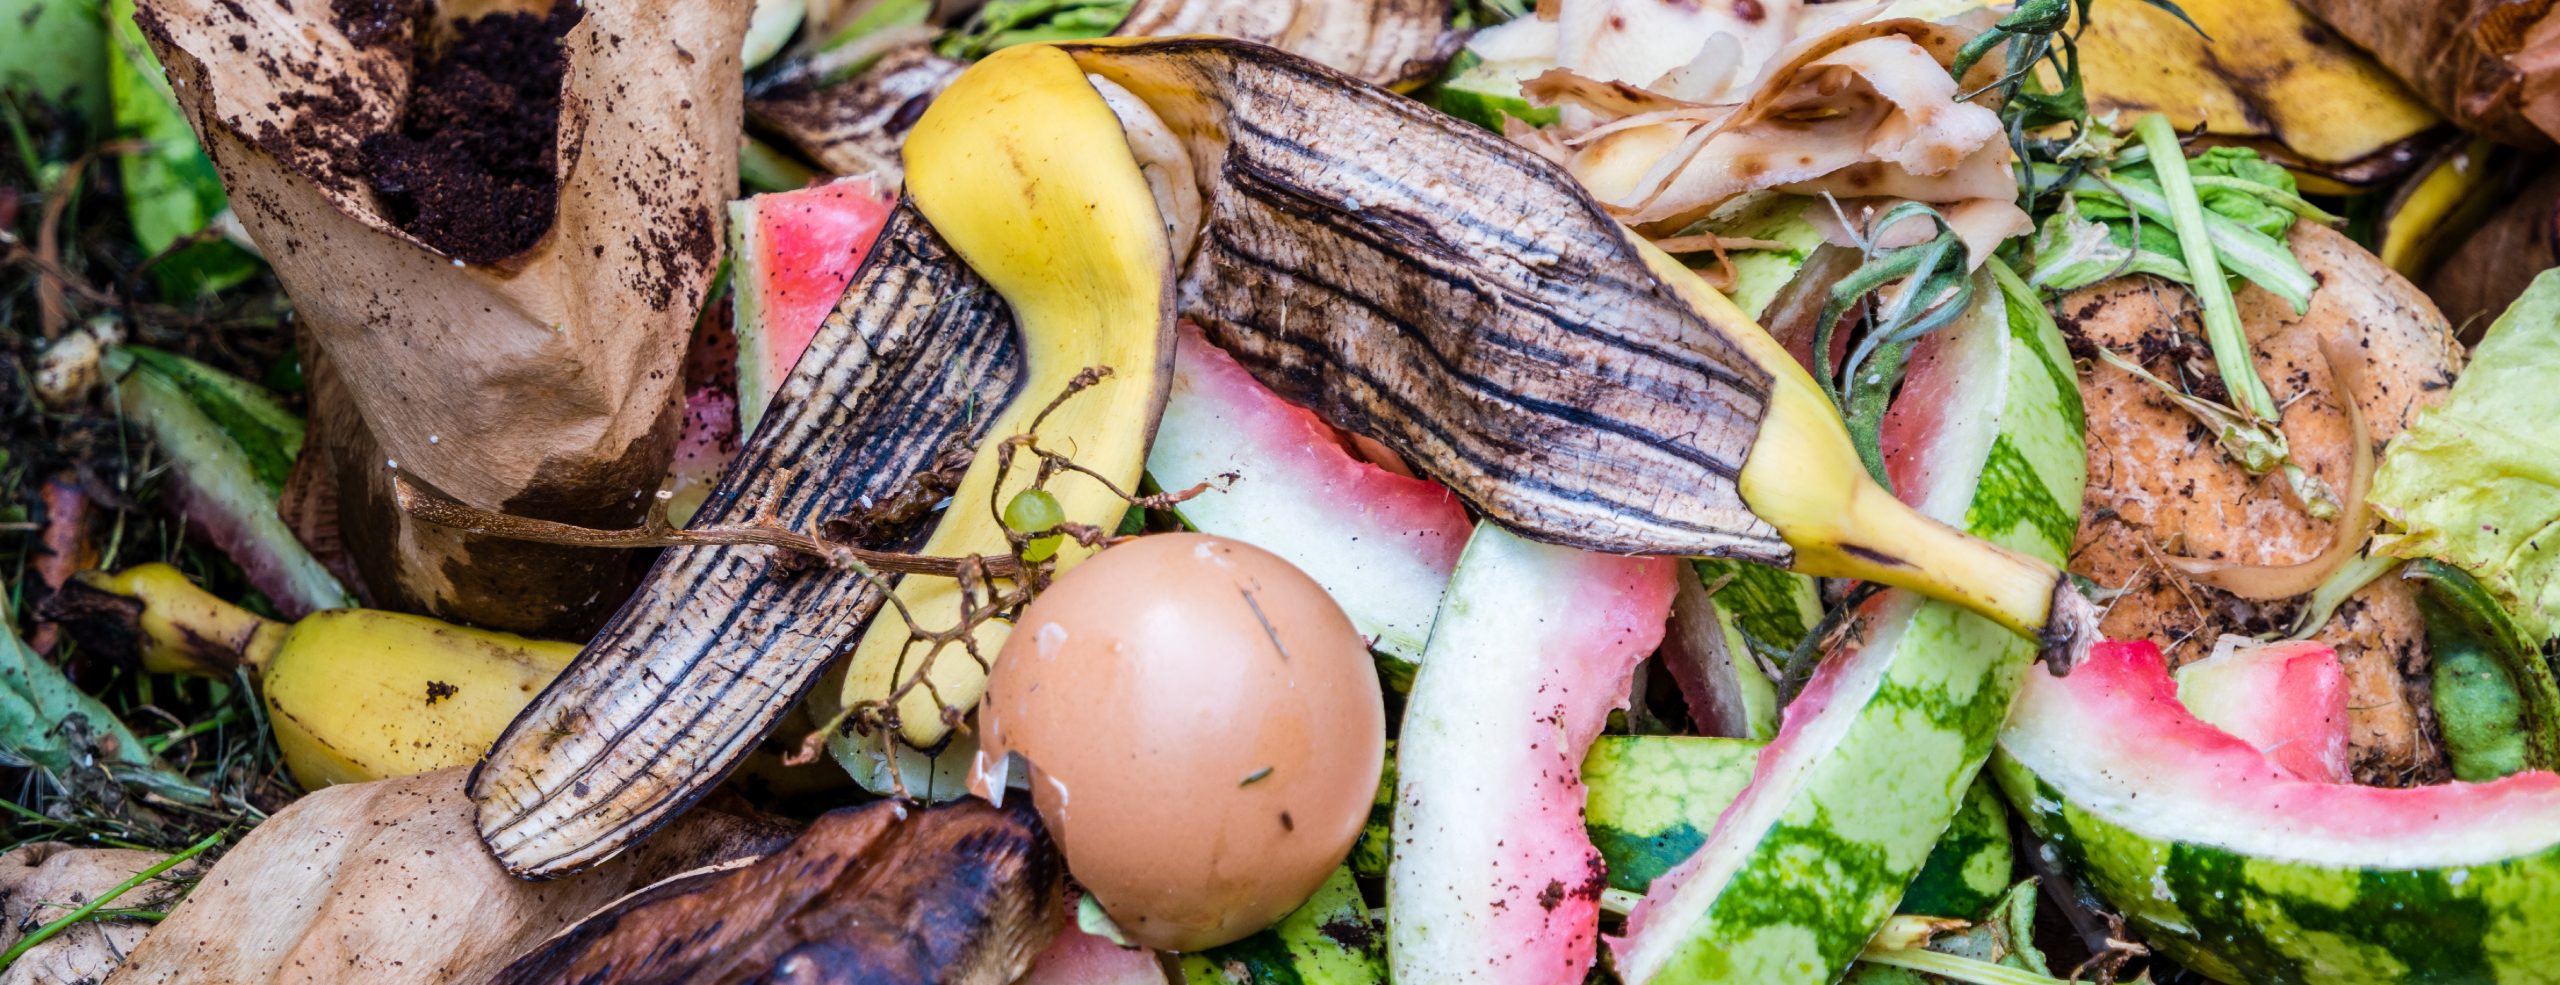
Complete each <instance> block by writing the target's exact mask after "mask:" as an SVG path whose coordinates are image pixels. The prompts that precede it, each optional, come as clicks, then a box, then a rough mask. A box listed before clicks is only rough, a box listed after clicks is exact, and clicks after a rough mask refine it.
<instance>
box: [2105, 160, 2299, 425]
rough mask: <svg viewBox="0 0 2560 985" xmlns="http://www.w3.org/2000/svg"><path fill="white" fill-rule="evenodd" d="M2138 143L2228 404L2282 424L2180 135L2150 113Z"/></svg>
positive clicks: (2261, 418) (2259, 417)
mask: <svg viewBox="0 0 2560 985" xmlns="http://www.w3.org/2000/svg"><path fill="white" fill-rule="evenodd" d="M2133 132H2134V134H2135V135H2136V136H2138V137H2140V138H2142V146H2143V147H2145V148H2147V149H2149V150H2150V152H2151V173H2152V174H2154V175H2156V176H2158V177H2159V179H2160V191H2161V192H2162V194H2163V195H2164V196H2166V197H2167V198H2168V200H2169V219H2170V223H2171V225H2173V226H2175V227H2177V230H2178V251H2179V252H2180V253H2183V254H2185V257H2184V259H2185V260H2186V261H2187V280H2188V287H2189V288H2190V289H2192V290H2194V291H2195V292H2196V303H2197V304H2198V305H2200V306H2202V307H2203V308H2204V332H2205V341H2207V342H2209V343H2211V344H2212V346H2213V362H2214V365H2215V366H2216V367H2218V368H2219V369H2220V370H2221V371H2222V383H2223V385H2224V386H2226V387H2228V388H2230V390H2231V397H2232V402H2233V403H2234V404H2237V405H2239V409H2240V410H2243V411H2246V412H2248V413H2249V414H2250V415H2251V416H2253V417H2256V418H2257V419H2258V420H2260V421H2264V422H2267V423H2270V424H2272V423H2275V422H2276V421H2278V420H2280V419H2281V412H2280V411H2278V410H2277V409H2276V399H2275V397H2274V396H2273V395H2272V394H2269V393H2268V392H2267V384H2266V381H2264V380H2261V379H2259V378H2258V364H2257V361H2256V360H2255V359H2254V358H2252V357H2251V356H2250V354H2249V335H2248V332H2247V331H2245V330H2244V329H2242V328H2241V326H2240V308H2239V303H2238V302H2236V301H2233V300H2232V298H2231V282H2230V281H2229V280H2226V279H2224V278H2223V275H2222V263H2221V261H2220V259H2219V258H2218V257H2216V256H2215V255H2214V249H2213V236H2212V234H2210V233H2208V232H2207V231H2206V230H2205V222H2204V204H2203V202H2202V201H2201V200H2199V199H2197V198H2196V186H2195V182H2194V180H2193V179H2191V178H2190V177H2189V176H2188V174H2187V156H2186V153H2185V152H2184V151H2182V150H2180V149H2179V147H2178V132H2177V130H2176V129H2175V128H2172V127H2171V126H2170V125H2169V118H2168V117H2166V116H2162V115H2160V114H2158V113H2153V114H2151V115H2149V116H2145V117H2143V118H2142V121H2141V122H2139V123H2136V124H2134V125H2133Z"/></svg>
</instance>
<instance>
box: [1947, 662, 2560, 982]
mask: <svg viewBox="0 0 2560 985" xmlns="http://www.w3.org/2000/svg"><path fill="white" fill-rule="evenodd" d="M2000 750H2001V754H2000V757H1999V759H1998V760H1997V763H1996V765H1995V767H1994V772H1995V774H1996V775H1997V776H1998V777H1999V781H2000V785H2001V788H2002V790H2003V791H2004V792H2006V793H2007V794H2008V795H2009V802H2010V804H2011V805H2012V806H2014V807H2015V808H2016V809H2017V810H2018V812H2019V813H2020V814H2022V815H2024V816H2025V817H2026V819H2027V823H2028V825H2029V826H2030V827H2032V828H2033V829H2034V830H2035V832H2036V834H2037V835H2038V836H2040V837H2042V838H2043V839H2044V840H2045V842H2046V843H2047V844H2048V845H2050V846H2051V847H2052V849H2053V850H2054V851H2055V852H2057V853H2058V854H2059V856H2060V858H2061V859H2062V861H2063V862H2064V863H2065V864H2067V865H2068V866H2070V867H2071V869H2072V871H2073V872H2075V873H2077V874H2078V875H2079V876H2080V877H2081V878H2082V880H2083V883H2084V885H2086V886H2088V887H2089V888H2090V889H2092V890H2094V891H2096V892H2097V893H2098V895H2100V896H2101V897H2103V898H2105V900H2106V901H2107V902H2108V903H2110V904H2112V905H2114V906H2116V907H2117V908H2119V909H2120V911H2121V912H2122V913H2123V914H2124V916H2125V917H2126V918H2127V919H2128V920H2129V921H2130V922H2131V923H2132V925H2133V926H2134V928H2135V929H2136V930H2138V931H2140V932H2141V933H2142V939H2143V940H2144V942H2146V943H2148V944H2150V945H2151V946H2152V947H2155V948H2157V949H2159V950H2160V951H2161V952H2162V953H2164V954H2167V955H2169V956H2170V957H2173V958H2175V959H2177V960H2178V962H2179V963H2181V964H2184V965H2186V966H2187V967H2190V968H2193V969H2195V970H2197V971H2200V972H2203V973H2204V974H2206V975H2208V976H2210V977H2212V978H2214V979H2217V980H2220V981H2226V982H2253V983H2266V985H2393V983H2402V982H2407V983H2418V982H2448V981H2464V980H2470V981H2541V980H2546V979H2547V978H2548V977H2549V975H2550V971H2551V969H2552V968H2554V967H2560V907H2555V906H2554V904H2553V902H2552V899H2551V893H2550V886H2551V880H2552V879H2553V877H2554V874H2555V870H2560V775H2553V774H2551V773H2544V772H2527V773H2520V774H2517V775H2515V776H2510V777H2507V778H2506V779H2503V780H2499V781H2496V782H2494V783H2482V784H2470V783H2448V784H2442V785H2437V786H2422V787H2409V788H2399V789H2384V788H2377V787H2361V786H2352V785H2346V784H2330V783H2317V782H2312V781H2308V780H2303V779H2300V778H2297V777H2295V776H2293V775H2292V774H2291V773H2289V772H2287V771H2286V770H2284V769H2283V768H2281V767H2278V766H2277V765H2276V764H2275V763H2273V762H2271V761H2270V760H2269V759H2268V758H2267V756H2266V754H2265V753H2262V752H2260V751H2258V750H2257V749H2255V748H2252V747H2251V746H2250V745H2249V744H2248V743H2247V742H2245V741H2243V740H2241V739H2239V738H2236V737H2234V736H2231V735H2229V734H2227V733H2224V732H2223V731H2221V730H2220V729H2216V728H2213V727H2211V726H2209V725H2206V724H2204V723H2203V722H2201V721H2198V720H2197V719H2196V718H2195V717H2194V716H2193V715H2191V714H2189V713H2188V712H2187V710H2186V709H2185V708H2184V707H2183V706H2181V705H2180V704H2179V702H2178V697H2177V693H2176V686H2175V684H2174V683H2173V682H2172V681H2171V679H2170V677H2169V673H2168V666H2167V664H2166V663H2165V662H2164V661H2163V659H2162V657H2161V654H2160V650H2159V648H2158V647H2156V646H2154V645H2152V644H2151V643H2149V642H2130V643H2106V644H2102V645H2100V646H2099V648H2098V650H2097V652H2096V653H2095V654H2093V655H2092V656H2091V658H2090V660H2089V663H2088V665H2087V666H2085V667H2083V668H2081V670H2080V671H2079V672H2077V673H2074V674H2072V675H2071V676H2070V677H2069V678H2050V677H2044V676H2041V675H2039V676H2036V677H2034V678H2033V679H2031V680H2030V681H2029V682H2028V684H2027V687H2026V690H2025V693H2024V694H2023V695H2022V696H2021V697H2020V698H2019V701H2018V705H2017V708H2016V709H2015V711H2014V712H2013V713H2012V715H2011V717H2010V720H2009V724H2008V727H2007V729H2006V731H2004V732H2003V733H2002V734H2001V738H2000Z"/></svg>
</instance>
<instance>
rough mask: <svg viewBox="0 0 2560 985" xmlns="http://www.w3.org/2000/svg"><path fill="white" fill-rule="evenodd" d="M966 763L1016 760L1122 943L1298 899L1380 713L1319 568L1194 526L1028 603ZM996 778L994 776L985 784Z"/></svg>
mask: <svg viewBox="0 0 2560 985" xmlns="http://www.w3.org/2000/svg"><path fill="white" fill-rule="evenodd" d="M979 719H980V722H981V724H982V725H983V727H984V729H985V735H984V740H985V741H984V744H983V746H982V748H983V751H982V752H981V754H980V759H979V769H978V774H979V779H980V780H981V781H989V782H987V785H989V786H993V787H995V788H997V790H1000V789H1001V787H1002V782H1003V781H1002V780H1001V779H997V778H996V777H998V776H1001V773H1002V770H1003V764H1004V762H1005V760H1004V756H1005V754H1006V753H1008V752H1011V753H1018V754H1020V755H1021V756H1022V757H1023V758H1024V759H1025V760H1027V761H1028V762H1029V763H1030V777H1029V780H1030V786H1031V792H1032V796H1033V800H1034V802H1035V803H1036V804H1037V805H1038V806H1039V808H1040V816H1041V818H1042V819H1043V820H1044V821H1046V822H1047V823H1048V826H1049V831H1050V834H1051V835H1052V836H1053V837H1055V838H1056V839H1057V841H1058V844H1059V846H1060V847H1061V848H1062V849H1063V850H1064V851H1065V853H1066V857H1067V868H1068V870H1069V871H1071V872H1073V873H1074V874H1075V877H1076V880H1077V881H1078V882H1081V883H1082V884H1083V885H1084V887H1085V888H1086V890H1088V891H1089V892H1091V893H1092V894H1093V896H1094V898H1095V899H1096V900H1098V901H1100V902H1101V903H1102V906H1103V909H1104V910H1105V911H1106V912H1108V913H1110V914H1111V917H1112V919H1113V920H1114V921H1116V922H1117V923H1119V925H1120V926H1121V928H1122V929H1123V930H1125V931H1127V932H1128V934H1129V936H1130V937H1131V938H1132V939H1134V940H1136V941H1137V942H1138V943H1141V944H1145V945H1147V946H1150V947H1156V948H1162V949H1165V950H1185V951H1187V950H1198V949H1200V948H1205V947H1214V946H1216V945H1219V944H1223V943H1226V942H1228V941H1232V940H1235V939H1237V938H1240V937H1243V936H1245V935H1247V934H1250V933H1252V932H1254V931H1256V930H1259V929H1261V928H1263V927H1265V926H1268V925H1270V924H1271V923H1272V922H1274V921H1276V920H1278V919H1279V918H1280V917H1281V916H1282V915H1284V914H1286V913H1288V912H1289V911H1290V910H1292V909H1295V908H1296V907H1297V906H1298V904H1300V903H1302V902H1304V901H1305V900H1306V898H1307V897H1308V896H1309V895H1311V894H1313V893H1314V892H1315V890H1316V887H1317V885H1318V884H1319V883H1322V882H1323V881H1324V878H1325V876H1326V875H1327V874H1329V873H1330V872H1332V871H1333V869H1334V867H1335V866H1337V865H1340V864H1341V863H1342V859H1343V857H1344V856H1345V855H1346V854H1348V853H1349V852H1350V850H1351V843H1352V840H1353V839H1354V838H1356V837H1357V836H1358V835H1359V833H1360V825H1361V823H1362V821H1363V820H1364V819H1366V818H1367V816H1368V812H1369V802H1370V799H1371V797H1372V796H1373V795H1374V794H1375V793H1376V791H1377V787H1378V771H1379V767H1380V764H1381V762H1382V760H1383V758H1384V756H1385V745H1386V719H1385V712H1384V709H1383V707H1382V706H1381V704H1380V702H1379V695H1378V679H1377V674H1376V671H1375V670H1374V669H1373V668H1372V666H1371V664H1370V661H1369V653H1368V648H1367V645H1366V644H1365V643H1364V642H1363V641H1362V639H1361V637H1360V634H1359V633H1358V632H1357V631H1355V630H1353V629H1352V628H1351V621H1350V619H1349V618H1347V617H1345V616H1344V615H1343V614H1342V609H1341V607H1340V606H1337V605H1335V604H1334V602H1333V599H1332V598H1331V597H1330V596H1327V595H1326V594H1325V591H1324V589H1323V588H1322V587H1320V586H1318V585H1317V584H1316V583H1315V581H1314V579H1311V578H1309V577H1307V575H1306V574H1305V573H1304V572H1301V571H1299V570H1298V569H1297V568H1296V567H1294V566H1292V565H1290V564H1289V562H1287V561H1283V560H1281V559H1280V558H1278V557H1276V556H1274V555H1272V554H1271V553H1270V552H1267V551H1264V550H1262V549H1260V548H1257V547H1254V546H1252V545H1250V544H1245V543H1242V542H1239V541H1233V540H1228V539H1226V538H1223V537H1213V536H1208V535H1205V534H1158V535H1155V536H1150V537H1142V538H1139V539H1137V540H1134V541H1130V542H1128V543H1125V544H1122V545H1120V546H1117V547H1113V548H1111V549H1109V550H1106V551H1104V552H1102V553H1101V554H1098V555H1096V556H1094V557H1093V558H1092V559H1091V560H1088V561H1086V562H1084V563H1083V564H1082V565H1080V566H1078V567H1076V568H1075V569H1073V570H1071V571H1070V572H1068V573H1067V574H1066V575H1064V576H1062V577H1060V578H1059V579H1058V581H1057V582H1056V583H1055V584H1053V585H1051V586H1050V587H1049V589H1048V590H1047V591H1045V592H1043V593H1041V595H1040V597H1039V598H1038V599H1037V600H1036V601H1034V602H1033V603H1032V604H1031V605H1030V607H1029V608H1028V609H1027V610H1026V611H1025V612H1024V613H1023V618H1022V620H1021V622H1020V623H1019V624H1017V625H1016V627H1015V629H1014V631H1013V633H1012V635H1011V636H1010V637H1009V638H1008V639H1007V640H1006V642H1005V646H1004V650H1003V651H1002V652H1001V653H1000V654H999V655H998V656H997V658H996V665H995V670H994V673H993V676H992V677H991V679H990V680H989V681H988V684H987V695H986V701H985V703H984V704H983V705H981V706H980V709H979ZM982 792H996V791H982Z"/></svg>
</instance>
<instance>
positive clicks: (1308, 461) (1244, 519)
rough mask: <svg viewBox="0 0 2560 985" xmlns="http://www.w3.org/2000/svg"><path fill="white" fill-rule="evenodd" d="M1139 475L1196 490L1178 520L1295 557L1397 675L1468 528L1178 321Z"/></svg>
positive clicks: (1414, 483)
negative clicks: (1165, 391)
mask: <svg viewBox="0 0 2560 985" xmlns="http://www.w3.org/2000/svg"><path fill="white" fill-rule="evenodd" d="M1147 475H1148V477H1149V478H1152V479H1154V480H1155V482H1156V485H1157V486H1159V487H1161V488H1164V489H1167V490H1172V491H1177V492H1179V491H1186V490H1189V489H1191V488H1192V487H1194V486H1195V485H1200V484H1206V488H1203V489H1201V490H1200V491H1199V493H1198V494H1196V495H1193V496H1192V497H1191V498H1189V499H1186V500H1183V501H1182V502H1180V503H1178V504H1175V506H1174V507H1173V510H1174V512H1175V513H1176V514H1177V515H1179V516H1181V517H1182V522H1183V523H1184V524H1185V525H1187V526H1189V527H1191V528H1192V529H1194V530H1198V531H1200V532H1202V533H1211V534H1217V535H1219V536H1222V537H1233V538H1235V539H1237V540H1241V541H1244V542H1245V543H1248V544H1253V545H1255V546H1257V547H1261V548H1263V549H1265V550H1268V551H1271V552H1272V553H1274V554H1278V555H1279V556H1281V557H1282V558H1285V559H1287V560H1288V561H1289V563H1291V564H1294V565H1297V566H1298V568H1299V569H1301V570H1303V571H1305V572H1306V573H1307V574H1308V575H1309V576H1311V577H1313V578H1314V579H1315V580H1316V583H1317V584H1320V585H1323V586H1324V589H1325V591H1326V592H1327V593H1329V594H1331V595H1332V596H1333V599H1334V601H1335V602H1338V603H1341V605H1342V611H1343V612H1344V613H1345V614H1346V615H1349V616H1350V617H1351V625H1352V627H1353V628H1355V629H1358V630H1359V631H1360V635H1362V636H1364V637H1367V638H1368V640H1369V647H1370V648H1371V649H1373V650H1376V651H1378V653H1380V654H1381V655H1382V656H1383V658H1384V659H1385V660H1387V661H1389V662H1391V663H1394V664H1396V665H1398V667H1399V669H1400V671H1401V675H1402V676H1404V677H1406V678H1408V679H1409V678H1410V677H1411V675H1412V672H1413V670H1412V668H1413V665H1414V662H1415V661H1417V660H1420V659H1421V658H1422V647H1423V641H1424V640H1425V639H1427V638H1429V637H1430V635H1431V616H1432V613H1433V612H1435V611H1438V609H1439V608H1440V593H1441V590H1442V589H1443V588H1445V587H1446V586H1447V585H1448V584H1449V571H1450V569H1452V568H1455V567H1457V564H1458V552H1459V551H1461V550H1463V549H1465V547H1466V543H1467V533H1468V531H1469V530H1470V529H1471V528H1472V527H1473V526H1474V524H1473V523H1472V522H1471V521H1469V520H1468V519H1467V511H1466V509H1465V508H1464V507H1461V506H1459V505H1458V499H1457V497H1456V496H1454V495H1451V494H1450V492H1449V490H1448V489H1447V488H1444V487H1442V486H1441V485H1440V484H1439V483H1436V482H1432V481H1430V480H1427V479H1416V478H1413V477H1411V476H1403V475H1397V474H1395V473H1393V472H1389V471H1387V470H1386V469H1384V468H1381V467H1379V466H1378V465H1376V464H1374V463H1371V462H1367V461H1363V460H1361V459H1360V458H1359V457H1357V456H1355V455H1354V454H1353V453H1352V450H1351V448H1350V447H1349V446H1348V445H1347V444H1346V443H1345V442H1344V441H1343V440H1342V438H1341V437H1340V436H1339V434H1338V432H1336V431H1334V430H1333V428H1332V427H1330V426H1328V425H1326V424H1325V423H1324V421H1323V420H1321V419H1319V418H1317V417H1316V416H1315V415H1314V414H1312V413H1309V412H1307V411H1306V410H1305V409H1304V408H1301V407H1297V406H1294V405H1292V404H1290V403H1289V402H1287V401H1285V400H1282V399H1280V398H1279V396H1277V395H1275V394H1273V393H1272V392H1271V391H1270V389H1269V388H1267V387H1264V386H1263V385H1262V384H1261V383H1259V382H1256V381H1255V380H1254V378H1253V375H1252V374H1250V373H1247V372H1245V370H1244V367H1242V366H1239V365H1237V364H1236V361H1235V359H1234V358H1233V357H1230V356H1228V355H1227V354H1226V353H1225V352H1222V351H1220V350H1219V349H1218V347H1216V346H1214V345H1211V344H1210V343H1209V341H1208V340H1207V339H1205V338H1202V337H1201V335H1200V330H1199V328H1197V327H1195V326H1192V325H1189V324H1184V325H1183V326H1181V328H1180V342H1179V344H1178V348H1177V351H1176V352H1175V355H1174V368H1173V388H1172V392H1171V394H1170V395H1169V396H1168V397H1167V398H1166V399H1165V405H1164V419H1163V421H1162V422H1161V423H1159V424H1158V425H1157V427H1156V440H1155V443H1154V444H1153V445H1151V446H1149V447H1148V449H1147Z"/></svg>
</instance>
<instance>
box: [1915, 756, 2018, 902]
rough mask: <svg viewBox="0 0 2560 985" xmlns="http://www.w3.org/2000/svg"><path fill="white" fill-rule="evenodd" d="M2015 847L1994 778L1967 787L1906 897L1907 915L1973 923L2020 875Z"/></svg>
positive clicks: (2005, 892)
mask: <svg viewBox="0 0 2560 985" xmlns="http://www.w3.org/2000/svg"><path fill="white" fill-rule="evenodd" d="M2017 861H2018V860H2017V845H2016V843H2015V842H2013V841H2011V840H2010V837H2009V809H2008V807H2007V806H2006V805H2004V804H2002V803H2001V801H2000V791H1999V789H1998V788H1997V787H1996V786H1995V785H1994V784H1993V783H1992V782H1991V778H1990V777H1983V778H1981V779H1979V780H1976V781H1974V784H1973V786H1971V787H1968V788H1966V790H1965V794H1964V805H1963V806H1962V807H1961V808H1960V809H1958V810H1957V811H1956V816H1955V820H1954V821H1953V822H1951V823H1949V824H1948V825H1947V833H1946V834H1944V835H1941V836H1939V838H1938V847H1936V848H1934V849H1931V850H1930V852H1929V861H1928V862H1926V863H1924V864H1922V865H1921V866H1920V874H1919V875H1917V876H1913V877H1912V879H1911V886H1910V888H1909V889H1907V890H1905V891H1904V892H1903V894H1902V905H1901V907H1900V910H1901V912H1903V913H1916V914H1920V915H1922V916H1932V917H1955V918H1957V919H1961V920H1971V919H1974V918H1976V917H1979V916H1981V915H1982V914H1983V913H1984V911H1987V910H1989V909H1990V908H1991V906H1992V904H1994V903H1997V902H1999V901H2000V897H2001V896H2003V895H2006V894H2007V893H2008V891H2009V887H2010V886H2011V885H2012V882H2011V880H2012V878H2013V877H2014V876H2015V875H2016V874H2017Z"/></svg>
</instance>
